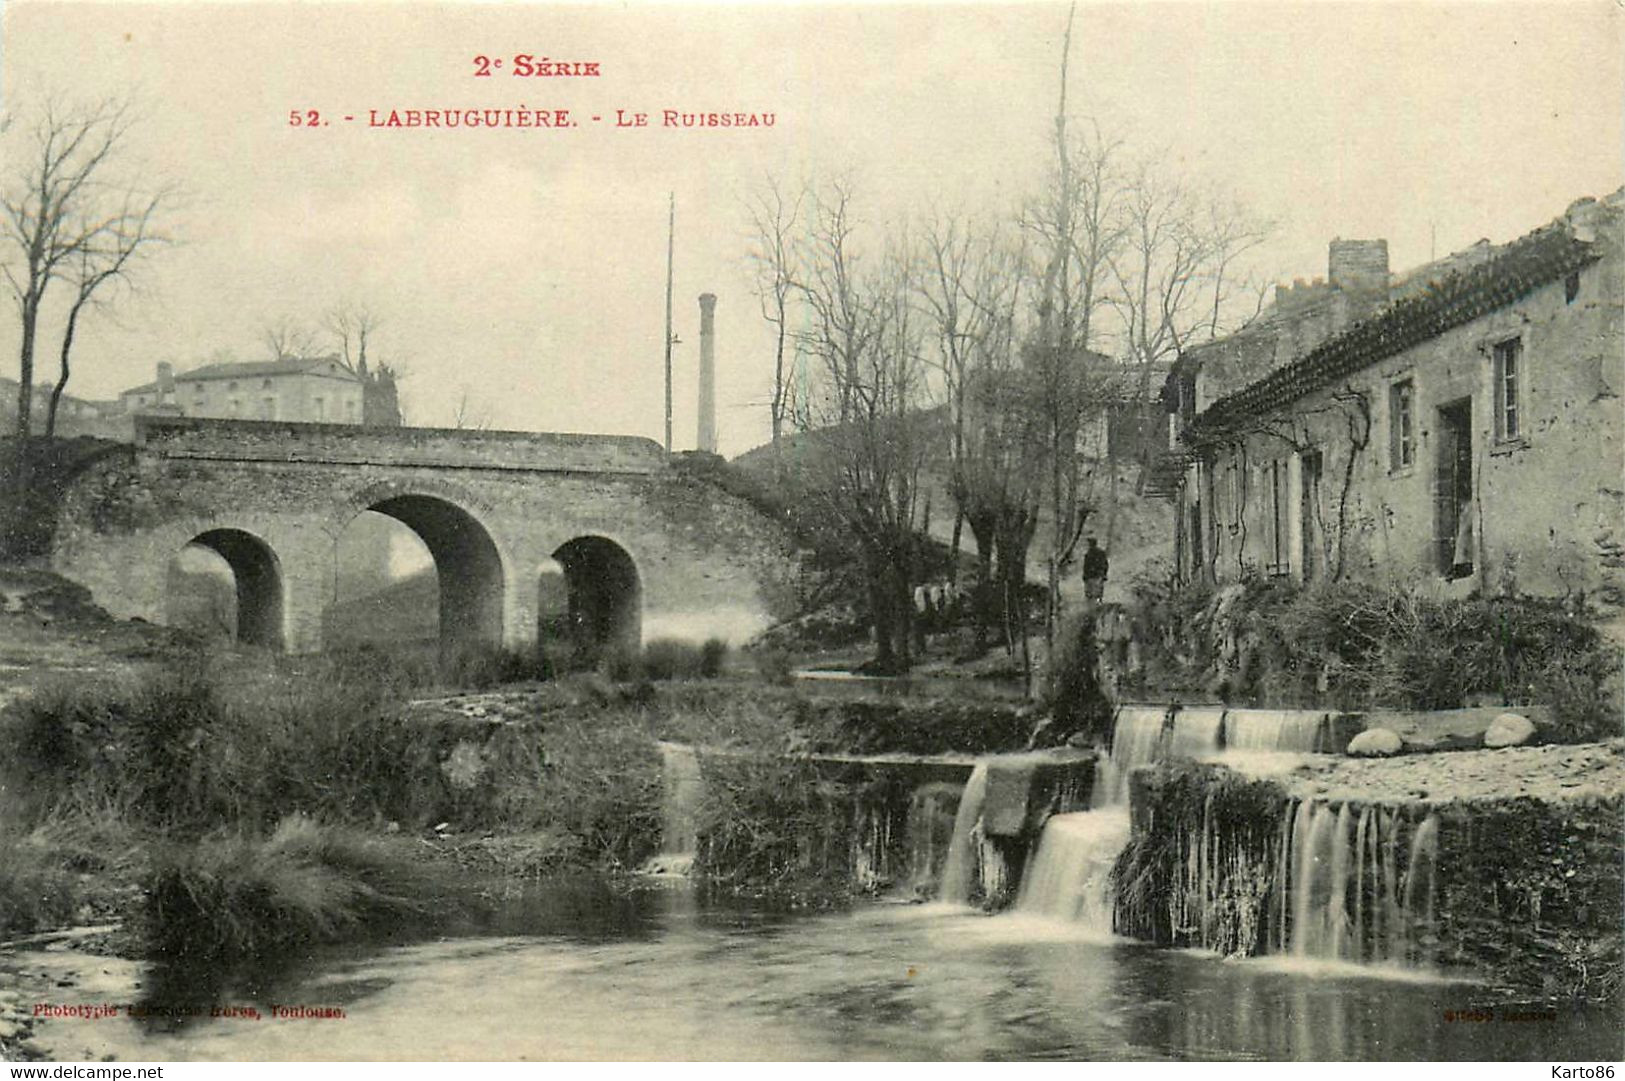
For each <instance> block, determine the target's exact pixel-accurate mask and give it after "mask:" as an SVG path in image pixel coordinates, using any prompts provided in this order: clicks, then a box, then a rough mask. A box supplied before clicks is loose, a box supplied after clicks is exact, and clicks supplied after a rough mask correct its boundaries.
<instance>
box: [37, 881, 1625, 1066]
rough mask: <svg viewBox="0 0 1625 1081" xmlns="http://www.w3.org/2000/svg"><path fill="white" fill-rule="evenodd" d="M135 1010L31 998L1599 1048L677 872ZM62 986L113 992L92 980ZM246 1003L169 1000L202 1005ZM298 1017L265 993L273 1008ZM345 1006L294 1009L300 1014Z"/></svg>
mask: <svg viewBox="0 0 1625 1081" xmlns="http://www.w3.org/2000/svg"><path fill="white" fill-rule="evenodd" d="M144 979H145V990H143V991H134V992H129V994H130V995H131V996H132V997H134V996H138V995H145V996H147V997H146V1002H145V1007H146V1008H145V1011H144V1012H145V1013H146V1015H147V1016H145V1017H143V1018H139V1019H138V1018H132V1017H131V1016H129V1010H128V1009H125V1010H124V1011H121V1012H120V1013H119V1014H118V1016H115V1017H111V1018H106V1019H102V1020H81V1019H66V1018H64V1019H53V1020H50V1021H48V1022H41V1025H40V1028H39V1030H38V1032H37V1036H38V1037H39V1042H40V1044H41V1046H42V1047H44V1048H45V1049H46V1050H47V1051H48V1052H51V1053H52V1054H53V1055H54V1056H56V1057H60V1058H74V1057H79V1056H80V1055H85V1056H86V1057H91V1058H101V1057H103V1056H105V1055H113V1056H116V1057H117V1058H119V1059H121V1060H128V1061H137V1060H147V1061H152V1060H220V1059H246V1060H262V1059H263V1060H301V1059H303V1060H328V1059H360V1060H374V1059H392V1060H419V1059H428V1060H435V1059H486V1060H491V1059H530V1060H543V1059H566V1060H571V1059H605V1058H614V1059H728V1060H760V1059H791V1060H810V1059H910V1060H912V1059H956V1060H964V1059H1111V1060H1122V1059H1333V1060H1347V1059H1396V1060H1435V1059H1474V1060H1479V1059H1512V1060H1519V1059H1539V1060H1546V1061H1561V1060H1577V1059H1578V1060H1584V1059H1615V1058H1618V1057H1619V1055H1620V1052H1621V1042H1620V1034H1619V1027H1618V1024H1617V1021H1618V1019H1617V1018H1616V1017H1614V1016H1612V1015H1611V1014H1610V1013H1609V1012H1608V1011H1606V1010H1604V1009H1589V1008H1587V1009H1577V1008H1570V1007H1558V1008H1556V1009H1555V1010H1553V1009H1550V1008H1548V1007H1542V1006H1529V1005H1526V1004H1525V1005H1520V1004H1517V1003H1509V1002H1505V1001H1502V1000H1500V999H1499V998H1498V997H1497V996H1495V995H1494V994H1492V993H1489V992H1486V991H1485V990H1483V989H1481V988H1476V987H1474V986H1473V985H1471V984H1463V983H1459V982H1458V983H1451V982H1446V981H1443V980H1435V979H1431V978H1429V977H1427V976H1425V975H1421V974H1418V973H1415V972H1401V971H1399V970H1397V969H1392V970H1385V969H1380V968H1377V969H1373V968H1360V967H1357V966H1354V965H1350V964H1342V963H1338V962H1328V961H1321V960H1313V959H1305V958H1294V957H1274V958H1260V959H1253V960H1245V961H1227V960H1223V959H1221V958H1218V957H1215V956H1211V955H1206V954H1202V953H1197V952H1191V951H1173V950H1158V949H1152V948H1150V947H1147V946H1144V945H1141V944H1138V943H1133V942H1129V941H1125V940H1122V939H1113V938H1111V937H1109V936H1101V935H1100V934H1098V932H1093V933H1092V932H1090V931H1088V930H1087V929H1086V928H1085V927H1084V926H1083V925H1082V924H1078V923H1066V922H1058V921H1055V920H1051V919H1046V918H1040V917H1034V916H1032V915H1028V914H1024V913H1021V912H1011V913H1006V914H1003V915H999V916H993V917H989V916H984V915H981V914H979V913H976V912H972V911H971V910H969V909H965V908H960V907H955V906H951V905H946V904H940V903H938V904H928V905H905V904H874V905H869V906H865V907H860V908H858V909H855V910H853V911H849V912H844V913H839V914H822V915H796V914H785V913H775V912H768V911H762V910H759V909H752V908H750V907H748V906H740V905H739V904H737V903H726V904H706V903H703V902H702V901H700V900H699V898H698V897H697V896H696V895H695V894H694V893H693V892H692V891H691V890H690V889H689V888H688V887H687V886H686V884H683V883H682V882H681V881H674V882H670V883H667V884H665V885H663V886H655V887H651V888H644V889H639V890H636V891H634V892H632V893H631V894H627V893H625V892H624V891H615V890H612V889H610V888H608V887H607V886H602V885H597V884H593V883H575V884H571V885H570V886H568V887H567V888H561V887H560V886H558V885H554V886H549V887H547V888H545V889H536V888H533V889H530V890H526V891H522V892H518V893H516V894H514V895H513V896H511V897H509V898H508V899H507V900H505V902H504V903H503V904H502V905H501V906H499V907H498V908H497V910H496V911H495V912H494V914H493V915H492V916H491V917H490V918H488V919H486V920H485V921H484V922H483V924H482V926H480V927H479V928H477V929H471V933H469V934H466V935H463V936H457V937H448V938H444V939H440V940H437V941H433V942H426V943H415V944H402V945H397V946H377V947H369V948H365V949H363V948H359V947H357V948H353V949H341V950H329V951H323V952H322V953H320V954H319V955H317V956H315V957H311V958H306V959H303V960H302V961H300V962H298V963H294V964H290V965H289V966H287V967H286V968H285V969H284V970H283V971H282V972H281V973H279V974H278V975H277V976H276V977H275V978H274V979H269V980H266V979H262V978H258V977H245V978H241V979H239V980H237V981H236V982H235V984H234V985H228V986H222V987H215V988H212V989H206V988H204V987H203V986H202V985H199V984H197V983H196V982H194V981H189V980H188V979H187V978H186V977H184V976H179V975H175V974H165V973H163V972H161V971H157V970H149V971H148V972H146V973H144ZM61 994H62V995H63V996H64V997H63V998H61V999H60V1000H59V1001H61V1002H81V1001H82V1002H95V1001H99V1002H106V1001H119V998H118V995H117V994H116V993H115V992H113V991H112V990H111V989H109V988H105V987H103V988H100V989H98V990H97V991H96V993H95V994H94V995H93V994H91V993H90V991H89V989H88V988H80V989H77V990H67V991H63V992H61ZM211 1004H212V1005H222V1006H230V1007H236V1008H238V1010H239V1011H240V1012H242V1013H246V1012H247V1010H245V1009H244V1008H251V1009H252V1010H253V1011H254V1012H255V1013H257V1014H258V1015H259V1017H258V1019H257V1020H256V1019H254V1018H253V1017H249V1016H237V1017H229V1018H210V1017H185V1016H180V1015H185V1014H188V1013H191V1014H195V1013H197V1012H200V1011H201V1012H207V1008H208V1006H209V1005H211ZM275 1006H282V1007H290V1006H291V1007H294V1008H295V1010H294V1013H295V1014H297V1015H298V1016H289V1015H286V1014H284V1016H282V1017H280V1018H278V1017H274V1016H272V1011H273V1007H275ZM340 1012H341V1013H342V1016H326V1017H324V1016H312V1015H313V1014H320V1013H340Z"/></svg>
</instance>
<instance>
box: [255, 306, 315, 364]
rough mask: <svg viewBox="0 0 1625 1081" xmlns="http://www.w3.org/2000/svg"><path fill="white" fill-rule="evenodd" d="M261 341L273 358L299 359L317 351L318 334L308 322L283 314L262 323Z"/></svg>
mask: <svg viewBox="0 0 1625 1081" xmlns="http://www.w3.org/2000/svg"><path fill="white" fill-rule="evenodd" d="M260 341H261V342H263V343H264V344H265V348H266V349H267V350H268V351H269V352H270V354H271V358H272V359H273V360H297V359H300V358H303V357H308V356H310V355H311V354H313V353H315V352H316V347H317V341H318V335H317V333H316V331H315V330H314V329H312V328H311V327H310V326H309V325H308V324H306V323H304V322H301V321H300V320H298V319H294V318H293V317H292V316H287V315H282V316H278V317H277V318H275V319H268V320H266V321H265V323H264V324H262V325H261V327H260Z"/></svg>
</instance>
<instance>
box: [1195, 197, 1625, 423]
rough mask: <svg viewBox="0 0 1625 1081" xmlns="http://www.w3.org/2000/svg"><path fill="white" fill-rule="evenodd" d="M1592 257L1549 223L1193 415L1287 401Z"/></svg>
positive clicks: (1250, 411) (1226, 414) (1221, 418)
mask: <svg viewBox="0 0 1625 1081" xmlns="http://www.w3.org/2000/svg"><path fill="white" fill-rule="evenodd" d="M1598 258H1599V256H1598V254H1597V252H1596V251H1595V250H1594V246H1593V245H1592V244H1590V243H1588V242H1586V241H1582V240H1576V239H1575V238H1574V237H1573V236H1572V235H1571V234H1570V232H1569V230H1568V228H1567V227H1566V225H1565V223H1563V222H1556V223H1553V224H1551V225H1548V226H1546V227H1544V228H1542V229H1537V230H1536V231H1534V232H1533V233H1530V234H1529V235H1528V236H1525V237H1522V238H1520V239H1518V240H1515V241H1513V242H1512V243H1510V244H1508V245H1507V246H1506V247H1505V248H1503V249H1502V250H1501V251H1500V252H1499V253H1497V254H1496V255H1495V256H1493V257H1492V258H1490V259H1488V260H1486V261H1485V262H1482V263H1479V264H1478V265H1476V266H1472V267H1469V268H1467V269H1463V270H1458V271H1456V272H1454V273H1452V274H1450V275H1448V276H1447V277H1445V278H1444V279H1442V280H1441V281H1438V282H1434V283H1432V284H1430V285H1429V286H1427V287H1426V288H1425V289H1422V290H1420V291H1419V292H1417V293H1416V294H1414V295H1412V296H1409V297H1406V298H1404V299H1402V300H1399V301H1396V302H1395V303H1393V304H1391V305H1389V306H1388V307H1387V308H1384V309H1383V310H1382V311H1380V312H1378V313H1377V314H1375V315H1373V316H1371V317H1370V318H1369V319H1364V320H1361V321H1360V322H1358V323H1355V324H1354V325H1353V326H1351V327H1349V328H1348V329H1347V330H1345V331H1344V332H1343V333H1341V334H1339V335H1337V336H1336V337H1333V338H1330V339H1328V340H1326V341H1325V342H1322V343H1321V344H1320V345H1318V346H1316V347H1315V348H1314V349H1311V350H1310V351H1309V352H1308V353H1306V354H1304V355H1303V356H1301V357H1299V358H1298V359H1297V360H1294V361H1292V362H1291V363H1290V364H1286V365H1284V366H1282V367H1280V368H1277V369H1275V370H1274V371H1272V372H1270V373H1269V374H1268V375H1266V376H1264V377H1263V378H1262V379H1259V380H1258V381H1257V382H1254V383H1250V384H1248V385H1247V386H1245V387H1243V388H1242V389H1241V390H1238V391H1236V392H1235V393H1233V394H1228V395H1226V396H1225V397H1223V398H1220V399H1219V400H1218V401H1216V402H1214V403H1213V404H1212V405H1210V406H1208V408H1207V409H1205V410H1203V411H1202V413H1201V415H1200V416H1199V417H1197V418H1196V426H1197V427H1198V428H1217V427H1222V426H1223V425H1225V424H1226V423H1228V422H1231V421H1233V420H1235V419H1236V418H1238V417H1243V416H1251V415H1256V414H1258V413H1263V412H1268V411H1269V410H1271V409H1274V408H1277V407H1279V406H1282V405H1285V404H1286V403H1288V402H1291V401H1294V400H1296V399H1297V398H1300V397H1302V396H1303V395H1305V394H1308V393H1310V392H1311V391H1314V390H1318V389H1319V388H1321V387H1323V386H1325V385H1327V384H1328V383H1332V382H1335V381H1336V380H1338V379H1342V378H1343V377H1344V376H1347V375H1350V374H1352V373H1353V372H1356V371H1359V370H1360V369H1361V368H1364V367H1366V366H1368V365H1371V364H1375V363H1376V362H1377V361H1379V360H1383V359H1385V358H1387V357H1391V356H1394V355H1395V354H1397V353H1402V352H1404V351H1405V350H1407V349H1409V348H1411V347H1412V346H1414V345H1417V344H1419V343H1420V342H1424V341H1426V340H1428V339H1429V338H1436V337H1438V336H1439V335H1441V334H1443V333H1445V332H1446V331H1448V330H1452V329H1454V328H1456V327H1459V326H1462V325H1463V324H1465V323H1470V322H1472V321H1473V320H1474V319H1477V318H1479V317H1480V316H1482V315H1485V314H1486V313H1488V312H1491V311H1493V310H1495V309H1497V308H1502V307H1505V306H1506V305H1508V304H1511V303H1512V302H1513V301H1515V300H1518V299H1520V298H1522V297H1524V296H1526V295H1528V294H1529V293H1532V292H1533V291H1534V290H1536V289H1538V288H1539V287H1540V286H1542V285H1545V284H1547V283H1548V282H1552V281H1556V280H1557V279H1558V278H1561V277H1564V276H1565V275H1567V274H1570V273H1572V272H1573V271H1575V270H1578V269H1579V268H1581V267H1583V266H1585V265H1586V264H1588V263H1591V262H1595V261H1596V260H1597V259H1598Z"/></svg>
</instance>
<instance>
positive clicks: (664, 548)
mask: <svg viewBox="0 0 1625 1081" xmlns="http://www.w3.org/2000/svg"><path fill="white" fill-rule="evenodd" d="M136 435H137V441H136V444H135V445H134V446H131V447H124V448H119V449H117V450H115V451H113V452H110V453H109V454H108V455H106V456H104V457H103V458H101V459H99V460H97V461H96V463H95V464H94V465H92V466H91V467H89V468H88V469H86V470H85V471H84V472H83V473H81V474H80V475H79V476H78V477H76V478H75V480H74V481H73V483H72V484H71V485H70V486H69V488H68V490H67V492H66V493H65V495H64V498H63V501H62V504H61V507H60V510H59V514H58V519H57V523H56V530H55V533H54V539H53V542H52V551H51V562H52V568H53V569H54V570H55V571H56V572H57V573H59V574H61V575H63V576H64V577H66V578H69V579H71V580H73V581H75V582H79V583H81V584H82V585H85V586H87V587H88V588H89V589H90V590H91V593H92V595H93V596H94V598H95V600H96V602H97V603H98V604H100V605H101V606H102V607H103V608H105V609H107V611H108V612H110V613H111V614H113V615H114V616H117V617H121V618H134V617H139V618H142V619H146V620H148V621H151V622H165V621H166V600H167V597H166V594H167V592H168V573H169V568H170V564H171V561H172V560H173V559H174V557H175V556H176V555H177V554H178V553H179V552H180V551H181V550H182V549H183V548H185V547H186V546H187V545H201V546H203V547H205V548H208V549H211V550H213V551H214V552H215V553H217V554H218V555H219V556H221V557H222V558H223V559H224V560H225V561H226V562H227V563H228V564H230V566H231V569H232V572H233V577H234V578H235V582H236V597H237V603H236V619H237V628H236V631H237V637H238V639H239V640H240V641H244V642H249V643H255V644H259V645H264V646H268V647H272V648H277V649H283V650H287V651H289V652H297V653H304V652H313V651H316V650H319V649H321V648H322V645H323V642H322V634H323V610H324V608H325V607H326V606H327V605H328V604H330V603H331V602H332V600H333V598H334V595H335V590H336V585H335V583H336V581H337V577H336V576H337V574H338V554H337V553H338V545H339V538H340V536H341V534H343V532H344V530H345V527H346V526H347V525H349V524H350V523H351V521H352V520H353V519H355V518H356V516H357V515H359V514H361V513H363V512H365V511H369V510H370V511H376V512H378V513H380V514H385V515H388V516H390V517H392V518H395V519H397V520H398V521H400V522H402V523H404V524H405V525H406V526H408V527H410V528H411V529H412V530H413V531H414V532H416V534H417V535H418V537H420V538H421V539H422V541H423V543H424V545H425V547H427V549H428V551H429V553H430V554H431V555H432V556H433V558H434V563H435V570H436V573H437V577H438V579H439V590H440V606H439V613H440V637H441V640H442V641H443V642H454V643H485V644H493V645H495V644H501V645H504V646H508V647H511V648H522V647H525V646H527V645H529V644H531V643H534V642H535V641H536V640H537V637H538V633H539V627H540V626H542V625H543V623H544V621H545V620H546V619H547V618H548V616H549V613H548V610H547V609H548V606H549V604H550V603H552V602H551V601H550V600H549V598H548V594H549V592H550V590H549V589H548V588H544V582H543V579H544V578H548V577H551V580H552V582H554V583H556V582H557V580H558V579H557V572H558V571H559V570H560V569H562V571H563V576H564V583H565V586H566V588H567V592H568V618H569V621H570V626H571V627H572V628H574V632H575V633H577V634H585V635H586V636H588V637H589V638H590V639H591V640H592V641H594V642H596V643H598V644H603V643H607V642H611V641H614V642H628V643H632V642H637V641H638V640H639V639H640V638H642V637H644V636H645V635H648V636H650V637H652V636H654V635H656V634H660V633H665V629H666V628H676V627H682V628H685V629H686V630H687V631H688V636H690V637H698V636H705V635H708V634H711V633H717V632H718V631H721V632H723V633H724V636H725V637H733V638H736V639H737V638H740V637H743V633H742V630H741V628H743V629H746V630H748V629H752V628H756V627H760V626H765V625H766V624H767V623H768V622H769V621H770V620H771V619H773V618H775V617H778V616H781V615H784V614H787V609H788V608H790V607H792V606H793V602H794V596H793V592H794V575H795V563H794V559H793V555H792V552H791V549H790V547H789V544H788V540H787V538H786V537H785V536H784V535H783V533H782V531H781V530H780V529H779V528H778V527H777V526H776V524H774V523H773V522H772V521H771V520H769V519H768V518H767V517H765V516H764V515H762V514H761V513H760V512H759V511H757V510H756V509H755V508H754V507H752V506H751V505H750V504H748V503H746V502H744V501H743V500H740V499H738V498H736V497H734V496H731V495H729V494H727V493H726V492H724V491H722V490H721V489H719V488H717V487H716V486H714V485H711V484H708V483H705V482H703V481H700V480H697V479H695V478H693V477H690V476H687V475H685V474H683V473H682V472H680V471H678V470H677V469H675V468H673V466H672V465H671V464H670V463H669V462H668V460H667V458H666V456H665V454H664V453H663V452H662V450H661V448H660V447H659V445H658V444H656V443H654V442H653V441H651V440H647V439H639V438H631V437H621V436H586V435H557V434H544V433H530V432H471V431H450V430H440V429H430V428H361V427H353V426H348V425H334V424H301V423H291V422H279V421H234V420H210V419H199V418H182V417H141V418H139V419H138V421H137V432H136ZM551 592H555V593H556V592H557V587H556V585H555V586H553V587H552V589H551Z"/></svg>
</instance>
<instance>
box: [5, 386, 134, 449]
mask: <svg viewBox="0 0 1625 1081" xmlns="http://www.w3.org/2000/svg"><path fill="white" fill-rule="evenodd" d="M17 385H18V384H17V380H15V379H9V378H6V377H5V376H0V435H10V434H11V429H12V426H13V425H14V424H16V422H17ZM52 386H53V384H49V383H36V384H34V403H33V409H32V411H31V412H30V413H29V428H30V429H31V430H32V431H33V432H34V433H35V434H36V435H40V434H44V432H45V420H46V417H47V416H48V415H49V413H50V410H51V389H52ZM122 412H123V407H122V405H121V404H120V403H119V402H102V401H92V400H91V399H89V398H76V397H74V396H73V395H71V394H66V393H64V394H63V395H62V397H61V399H60V400H59V401H58V402H57V411H56V431H57V434H58V435H63V436H71V435H99V436H104V437H107V438H117V437H119V436H120V435H121V434H123V433H125V432H127V431H128V425H126V424H122V423H121V421H120V414H121V413H122Z"/></svg>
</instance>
